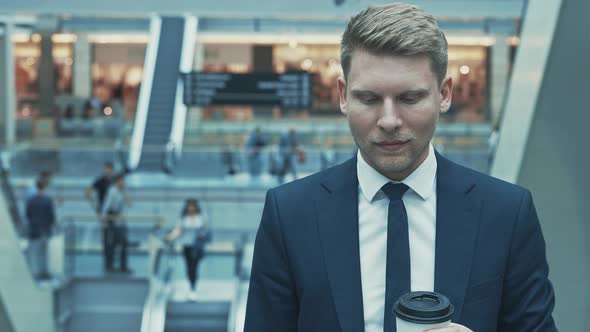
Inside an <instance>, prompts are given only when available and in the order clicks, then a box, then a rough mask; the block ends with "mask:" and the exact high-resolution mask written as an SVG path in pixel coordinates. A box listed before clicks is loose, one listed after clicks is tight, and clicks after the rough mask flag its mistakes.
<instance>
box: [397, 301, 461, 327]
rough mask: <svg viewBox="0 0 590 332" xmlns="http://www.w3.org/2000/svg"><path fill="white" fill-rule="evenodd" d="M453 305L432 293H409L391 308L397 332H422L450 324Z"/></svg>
mask: <svg viewBox="0 0 590 332" xmlns="http://www.w3.org/2000/svg"><path fill="white" fill-rule="evenodd" d="M453 311H454V308H453V305H452V304H451V301H450V300H449V299H448V298H447V297H446V296H444V295H442V294H438V293H434V292H410V293H406V294H404V295H402V296H401V297H400V298H399V300H398V301H397V302H396V303H395V305H394V306H393V314H394V315H395V317H396V319H395V322H396V327H397V332H423V331H425V330H429V329H434V328H440V327H447V326H449V325H450V324H451V316H452V315H453Z"/></svg>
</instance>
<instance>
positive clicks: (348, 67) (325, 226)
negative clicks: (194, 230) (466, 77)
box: [245, 4, 557, 332]
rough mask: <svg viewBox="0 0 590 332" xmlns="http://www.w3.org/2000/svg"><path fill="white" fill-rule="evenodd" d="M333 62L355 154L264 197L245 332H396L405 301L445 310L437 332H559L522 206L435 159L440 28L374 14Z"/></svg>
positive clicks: (524, 202)
mask: <svg viewBox="0 0 590 332" xmlns="http://www.w3.org/2000/svg"><path fill="white" fill-rule="evenodd" d="M341 52H342V54H341V62H342V68H343V72H344V77H341V78H339V79H338V82H337V84H338V90H339V92H340V108H341V110H342V113H344V114H345V115H346V117H347V118H348V122H349V126H350V129H351V132H352V135H353V137H354V139H355V142H356V144H357V145H358V147H359V151H358V154H357V156H356V158H353V159H351V160H349V161H347V162H345V163H343V164H341V165H338V166H335V167H333V168H330V169H328V170H326V171H323V172H320V173H317V174H315V175H312V176H309V177H307V178H303V179H300V180H298V181H295V182H292V183H290V184H287V185H283V186H280V187H278V188H276V189H272V190H270V191H269V192H268V193H267V197H266V203H265V207H264V211H263V215H262V220H261V224H260V228H259V230H258V234H257V237H256V243H255V249H254V260H253V264H252V272H251V279H250V288H249V294H248V304H247V309H246V322H245V331H246V332H271V331H272V332H275V331H280V332H288V331H305V332H315V331H317V332H320V331H321V332H331V331H349V332H359V331H365V332H377V331H386V332H390V331H395V329H396V327H395V317H394V316H393V312H392V306H393V303H395V301H396V300H397V299H398V298H399V296H400V295H402V294H404V293H406V292H409V291H436V292H439V293H442V294H444V295H446V296H447V297H448V298H449V299H450V301H451V303H452V304H453V306H454V309H455V310H454V313H453V316H452V321H453V323H452V324H451V326H449V327H446V328H441V329H436V330H432V331H436V332H465V331H477V332H492V331H502V332H506V331H517V332H524V331H527V332H529V331H539V332H540V331H543V332H545V331H557V329H556V327H555V324H554V322H553V318H552V311H553V306H554V294H553V288H552V286H551V283H550V282H549V280H548V266H547V261H546V255H545V243H544V240H543V235H542V232H541V228H540V225H539V221H538V219H537V215H536V212H535V208H534V205H533V203H532V198H531V194H530V192H529V191H527V190H526V189H523V188H520V187H518V186H515V185H512V184H509V183H505V182H503V181H500V180H497V179H494V178H491V177H489V176H486V175H484V174H480V173H477V172H475V171H472V170H470V169H467V168H464V167H462V166H459V165H456V164H454V163H452V162H451V161H449V160H447V159H445V158H444V157H442V156H441V155H439V154H438V153H436V152H435V151H434V149H433V147H432V145H431V140H432V136H433V134H434V130H435V127H436V123H437V121H438V117H439V114H440V113H444V112H446V111H447V110H448V109H449V105H450V103H451V91H452V85H453V82H452V79H451V78H450V77H449V76H447V74H446V69H447V62H448V57H447V42H446V39H445V36H444V34H443V33H442V31H441V30H440V29H439V27H438V26H437V24H436V21H435V20H434V18H433V17H432V16H431V15H428V14H427V13H425V12H423V11H422V10H420V9H419V8H417V7H415V6H412V5H406V4H391V5H385V6H378V7H370V8H368V9H366V10H364V11H362V12H360V13H359V14H357V15H356V16H354V17H353V18H352V19H351V20H350V21H349V23H348V25H347V28H346V30H345V32H344V35H343V37H342V48H341Z"/></svg>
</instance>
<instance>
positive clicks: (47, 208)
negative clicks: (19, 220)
mask: <svg viewBox="0 0 590 332" xmlns="http://www.w3.org/2000/svg"><path fill="white" fill-rule="evenodd" d="M48 184H49V182H48V181H44V180H38V181H37V192H36V193H35V194H33V196H32V197H31V198H29V199H28V200H27V205H26V216H27V222H28V228H27V229H28V238H29V257H30V266H31V270H32V271H33V276H34V277H35V279H37V280H43V279H50V278H51V276H50V275H49V270H48V267H47V244H48V242H49V237H50V236H51V230H52V228H53V225H55V209H54V206H53V201H52V200H51V198H50V197H49V196H47V194H45V189H47V185H48Z"/></svg>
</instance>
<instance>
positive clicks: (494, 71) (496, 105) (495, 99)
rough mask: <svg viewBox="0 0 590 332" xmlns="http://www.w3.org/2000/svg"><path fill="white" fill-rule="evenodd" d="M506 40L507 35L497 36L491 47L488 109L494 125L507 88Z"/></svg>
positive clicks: (508, 51) (507, 53)
mask: <svg viewBox="0 0 590 332" xmlns="http://www.w3.org/2000/svg"><path fill="white" fill-rule="evenodd" d="M507 39H508V36H507V35H497V36H496V44H495V45H494V46H493V47H492V52H491V53H492V56H491V59H490V61H491V66H490V68H491V73H490V74H491V79H490V84H491V87H490V107H491V112H492V113H491V119H492V123H496V121H497V120H498V117H499V115H500V112H501V111H502V105H503V104H504V96H505V92H506V86H508V66H509V65H510V62H509V61H510V59H509V57H510V46H509V45H508V44H507Z"/></svg>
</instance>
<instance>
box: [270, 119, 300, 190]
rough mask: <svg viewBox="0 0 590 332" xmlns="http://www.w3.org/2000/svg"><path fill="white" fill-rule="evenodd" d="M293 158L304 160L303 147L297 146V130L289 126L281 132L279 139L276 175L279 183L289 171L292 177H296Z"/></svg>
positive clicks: (283, 180)
mask: <svg viewBox="0 0 590 332" xmlns="http://www.w3.org/2000/svg"><path fill="white" fill-rule="evenodd" d="M295 158H297V159H298V160H299V162H303V161H305V154H304V151H303V149H302V148H301V147H300V146H299V140H298V138H297V132H296V131H295V128H290V129H289V130H288V131H286V132H284V133H282V134H281V137H280V140H279V161H280V162H279V165H280V169H279V171H278V174H277V177H278V180H279V183H283V182H285V175H287V173H291V175H292V176H293V179H294V180H295V179H297V169H296V167H295V160H294V159H295Z"/></svg>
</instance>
